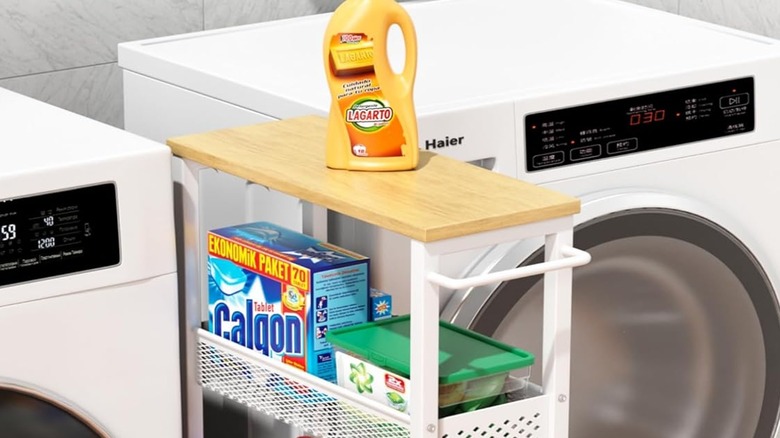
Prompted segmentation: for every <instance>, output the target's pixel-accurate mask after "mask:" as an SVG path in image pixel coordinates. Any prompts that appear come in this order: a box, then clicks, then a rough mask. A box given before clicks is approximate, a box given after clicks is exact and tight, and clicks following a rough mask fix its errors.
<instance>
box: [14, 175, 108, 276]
mask: <svg viewBox="0 0 780 438" xmlns="http://www.w3.org/2000/svg"><path fill="white" fill-rule="evenodd" d="M116 206H117V200H116V187H115V186H114V184H112V183H104V184H99V185H94V186H89V187H81V188H76V189H69V190H62V191H58V192H54V193H46V194H41V195H33V196H25V197H20V198H13V199H5V200H0V287H3V286H7V285H11V284H16V283H20V282H25V281H32V280H36V279H41V278H47V277H53V276H57V275H63V274H68V273H72V272H79V271H84V270H89V269H96V268H100V267H105V266H112V265H116V264H118V263H119V259H120V251H119V229H118V218H117V207H116Z"/></svg>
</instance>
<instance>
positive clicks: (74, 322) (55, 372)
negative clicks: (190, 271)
mask: <svg viewBox="0 0 780 438" xmlns="http://www.w3.org/2000/svg"><path fill="white" fill-rule="evenodd" d="M0 120H1V121H2V122H0V125H2V129H1V131H2V133H1V134H0V135H2V145H3V146H2V152H1V153H0V155H2V159H0V350H2V354H0V429H1V430H2V431H0V435H2V436H4V437H13V438H27V437H35V438H91V437H99V438H108V437H111V438H122V437H126V438H137V437H178V436H181V435H182V409H181V390H180V382H179V380H180V371H179V368H180V365H179V326H178V320H179V318H178V300H177V296H178V291H177V284H178V282H177V275H176V247H175V241H174V227H173V202H172V184H171V167H170V166H171V165H170V162H171V158H170V150H168V149H167V148H166V147H164V146H162V145H160V144H157V143H154V142H152V141H149V140H147V139H144V138H141V137H138V136H136V135H133V134H129V133H127V132H123V131H121V130H118V129H116V128H113V127H110V126H107V125H104V124H101V123H98V122H95V121H92V120H89V119H86V118H84V117H81V116H78V115H76V114H73V113H70V112H67V111H64V110H61V109H58V108H55V107H53V106H50V105H47V104H44V103H42V102H39V101H35V100H32V99H30V98H27V97H24V96H21V95H19V94H15V93H12V92H10V91H6V90H3V89H0Z"/></svg>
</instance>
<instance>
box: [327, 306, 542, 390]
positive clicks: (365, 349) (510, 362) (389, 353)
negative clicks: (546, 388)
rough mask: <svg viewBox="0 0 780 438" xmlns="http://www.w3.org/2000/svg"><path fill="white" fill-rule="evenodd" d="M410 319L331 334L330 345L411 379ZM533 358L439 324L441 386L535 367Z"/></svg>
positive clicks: (386, 321) (363, 325)
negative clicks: (531, 366)
mask: <svg viewBox="0 0 780 438" xmlns="http://www.w3.org/2000/svg"><path fill="white" fill-rule="evenodd" d="M409 327H410V317H409V315H406V316H399V317H395V318H390V319H386V320H383V321H378V322H369V323H365V324H360V325H355V326H350V327H344V328H340V329H334V330H330V331H328V333H327V335H326V337H327V340H328V342H330V343H332V344H333V345H335V346H338V347H340V348H342V349H344V350H347V351H349V352H351V353H354V354H356V355H358V356H362V357H363V358H364V359H365V360H366V361H368V362H371V363H373V364H374V365H377V366H380V367H382V368H386V369H388V370H391V371H395V372H396V373H398V374H401V375H403V376H405V377H407V378H408V377H409V362H410V361H409V355H410V341H409V331H410V330H409ZM533 363H534V356H533V354H531V353H529V352H527V351H523V350H520V349H519V348H515V347H512V346H510V345H506V344H504V343H501V342H498V341H496V340H495V339H491V338H489V337H487V336H483V335H481V334H479V333H476V332H473V331H470V330H466V329H463V328H460V327H458V326H455V325H452V324H449V323H446V322H444V321H439V384H450V383H458V382H464V381H468V380H473V379H476V378H479V377H483V376H490V375H493V374H498V373H505V372H509V371H512V370H516V369H519V368H525V367H527V366H530V365H533Z"/></svg>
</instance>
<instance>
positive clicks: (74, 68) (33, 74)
mask: <svg viewBox="0 0 780 438" xmlns="http://www.w3.org/2000/svg"><path fill="white" fill-rule="evenodd" d="M116 63H117V61H116V60H114V61H109V62H99V63H97V64H89V65H80V66H77V67H68V68H61V69H57V70H47V71H40V72H36V73H27V74H23V75H16V76H8V77H4V78H0V81H5V80H8V79H20V78H27V77H30V76H39V75H45V74H49V73H61V72H66V71H71V70H79V69H82V68H90V67H100V66H105V65H111V64H116Z"/></svg>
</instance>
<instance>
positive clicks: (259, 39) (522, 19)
mask: <svg viewBox="0 0 780 438" xmlns="http://www.w3.org/2000/svg"><path fill="white" fill-rule="evenodd" d="M404 5H405V7H406V8H407V10H408V11H409V12H410V14H411V15H412V19H413V21H414V24H415V28H416V32H417V40H418V60H419V61H418V70H417V72H418V74H417V82H416V85H415V105H416V106H417V107H418V109H419V110H420V111H421V112H422V111H425V110H426V109H430V108H431V106H434V105H435V106H442V105H447V104H452V103H454V102H457V101H474V100H482V99H490V96H496V95H498V96H506V95H507V94H508V93H511V94H512V95H513V96H514V97H515V98H523V97H531V96H534V95H543V94H549V93H557V92H560V91H563V90H571V89H582V88H588V87H590V88H592V87H594V86H599V85H603V84H615V83H620V82H623V81H631V80H636V79H638V78H647V77H655V76H663V75H666V74H669V73H671V72H685V71H691V70H699V69H704V68H712V67H715V66H719V65H724V64H738V63H742V62H748V61H751V60H756V59H760V58H766V57H769V56H775V57H777V56H778V55H779V54H780V46H777V45H773V44H772V40H770V39H768V38H762V37H758V36H754V35H750V34H746V33H743V32H739V31H735V30H731V29H727V28H723V27H719V26H716V25H712V24H707V23H703V22H699V21H696V20H692V19H688V18H685V17H681V16H677V15H673V14H669V13H665V12H661V11H656V10H652V9H648V8H645V7H641V6H636V5H633V4H628V3H623V2H619V1H614V0H528V1H516V0H438V1H432V2H419V3H404ZM329 18H330V14H324V15H318V16H311V17H304V18H297V19H290V20H282V21H277V22H269V23H261V24H255V25H248V26H241V27H234V28H227V29H220V30H215V31H207V32H198V33H193V34H187V35H180V36H174V37H166V38H157V39H152V40H146V41H139V42H133V43H125V44H122V45H120V49H119V63H120V65H121V66H122V68H124V69H127V70H131V71H134V72H137V73H140V74H143V75H147V76H150V77H153V78H156V79H159V80H161V81H164V82H170V83H174V84H176V85H179V86H181V87H184V88H187V89H190V90H193V91H197V92H199V93H203V94H206V95H209V96H212V97H215V98H218V99H223V100H226V101H229V102H232V103H234V104H237V105H240V106H244V107H246V108H250V109H253V110H255V111H259V112H263V113H266V114H273V115H274V116H275V117H287V116H292V115H297V114H285V110H284V109H283V108H281V109H280V107H284V104H285V103H286V104H288V105H289V104H290V103H291V102H294V103H298V104H303V105H304V106H307V107H309V108H310V109H312V110H316V112H320V113H324V112H325V111H327V108H328V103H329V95H328V88H327V86H326V84H325V74H324V67H323V61H322V40H323V37H324V32H325V26H326V25H327V22H328V20H329ZM396 55H397V54H396V52H391V56H392V57H393V58H394V59H395V58H396Z"/></svg>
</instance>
